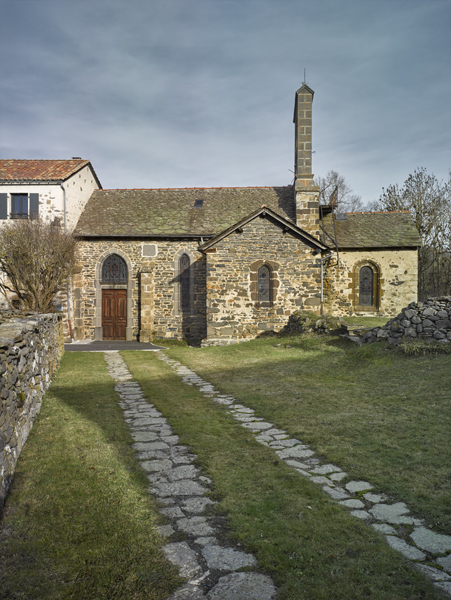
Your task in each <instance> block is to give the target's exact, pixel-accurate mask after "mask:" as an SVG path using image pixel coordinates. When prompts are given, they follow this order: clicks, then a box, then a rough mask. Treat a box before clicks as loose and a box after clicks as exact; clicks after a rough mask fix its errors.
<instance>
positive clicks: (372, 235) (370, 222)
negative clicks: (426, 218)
mask: <svg viewBox="0 0 451 600" xmlns="http://www.w3.org/2000/svg"><path fill="white" fill-rule="evenodd" d="M335 227H336V231H337V240H338V247H339V248H349V249H351V248H393V247H398V248H400V247H403V248H410V247H413V248H415V247H418V246H421V239H420V235H419V233H418V230H417V228H416V227H415V223H414V220H413V218H412V215H411V214H410V212H409V211H398V212H373V213H370V212H362V213H347V215H346V220H338V219H336V220H335ZM324 230H325V233H326V235H325V236H324V243H325V244H327V245H328V246H330V247H331V248H333V247H334V246H335V237H334V226H333V221H332V215H327V217H325V218H324ZM321 239H323V236H321Z"/></svg>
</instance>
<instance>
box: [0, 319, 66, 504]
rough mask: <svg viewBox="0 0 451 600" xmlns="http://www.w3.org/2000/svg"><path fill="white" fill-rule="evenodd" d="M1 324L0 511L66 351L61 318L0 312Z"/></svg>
mask: <svg viewBox="0 0 451 600" xmlns="http://www.w3.org/2000/svg"><path fill="white" fill-rule="evenodd" d="M6 317H9V318H6ZM2 321H3V322H2ZM0 323H1V324H0V400H1V410H0V511H1V510H2V508H3V503H4V501H5V498H6V494H7V492H8V488H9V485H10V483H11V480H12V478H13V474H14V469H15V465H16V462H17V459H18V457H19V454H20V452H21V450H22V448H23V446H24V444H25V442H26V440H27V437H28V434H29V432H30V430H31V428H32V426H33V421H34V419H35V417H36V415H37V414H38V413H39V411H40V408H41V402H42V397H43V395H44V392H45V391H46V389H47V388H48V386H49V385H50V380H51V377H52V375H53V373H54V371H55V369H56V368H57V367H58V365H59V361H60V359H61V356H62V354H63V352H64V347H63V333H62V321H61V315H56V314H52V315H39V316H28V317H25V316H20V317H18V316H14V315H13V314H12V313H11V312H8V313H7V314H6V315H5V314H4V315H3V317H2V315H1V313H0Z"/></svg>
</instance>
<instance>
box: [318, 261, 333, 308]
mask: <svg viewBox="0 0 451 600" xmlns="http://www.w3.org/2000/svg"><path fill="white" fill-rule="evenodd" d="M332 255H333V252H329V254H327V255H326V256H322V257H321V258H320V261H321V316H323V302H324V267H323V261H325V260H328V259H329V258H332Z"/></svg>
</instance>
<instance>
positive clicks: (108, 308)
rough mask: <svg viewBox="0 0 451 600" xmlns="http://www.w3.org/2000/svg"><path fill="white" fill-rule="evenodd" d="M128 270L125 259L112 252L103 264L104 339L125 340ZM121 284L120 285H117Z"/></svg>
mask: <svg viewBox="0 0 451 600" xmlns="http://www.w3.org/2000/svg"><path fill="white" fill-rule="evenodd" d="M127 276H128V270H127V265H126V264H125V260H124V259H123V258H122V257H121V256H118V255H117V254H111V255H110V256H108V258H106V259H105V262H104V263H103V265H102V282H101V283H102V285H104V286H106V287H105V288H103V289H102V330H103V339H104V340H125V339H126V337H125V334H126V331H125V330H126V327H127V289H126V288H125V289H124V285H126V284H127ZM116 286H120V287H116Z"/></svg>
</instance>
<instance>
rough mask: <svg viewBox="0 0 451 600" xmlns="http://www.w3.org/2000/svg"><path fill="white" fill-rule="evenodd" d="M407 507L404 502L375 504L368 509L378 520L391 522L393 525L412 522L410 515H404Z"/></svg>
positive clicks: (407, 510)
mask: <svg viewBox="0 0 451 600" xmlns="http://www.w3.org/2000/svg"><path fill="white" fill-rule="evenodd" d="M408 512H409V509H408V508H407V506H406V505H405V504H404V502H397V503H396V504H376V505H375V506H373V508H371V509H370V513H371V514H372V515H373V517H374V518H375V519H377V520H378V521H385V522H387V523H393V524H394V525H401V524H405V525H409V524H412V523H413V519H412V517H408V516H406V513H408Z"/></svg>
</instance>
